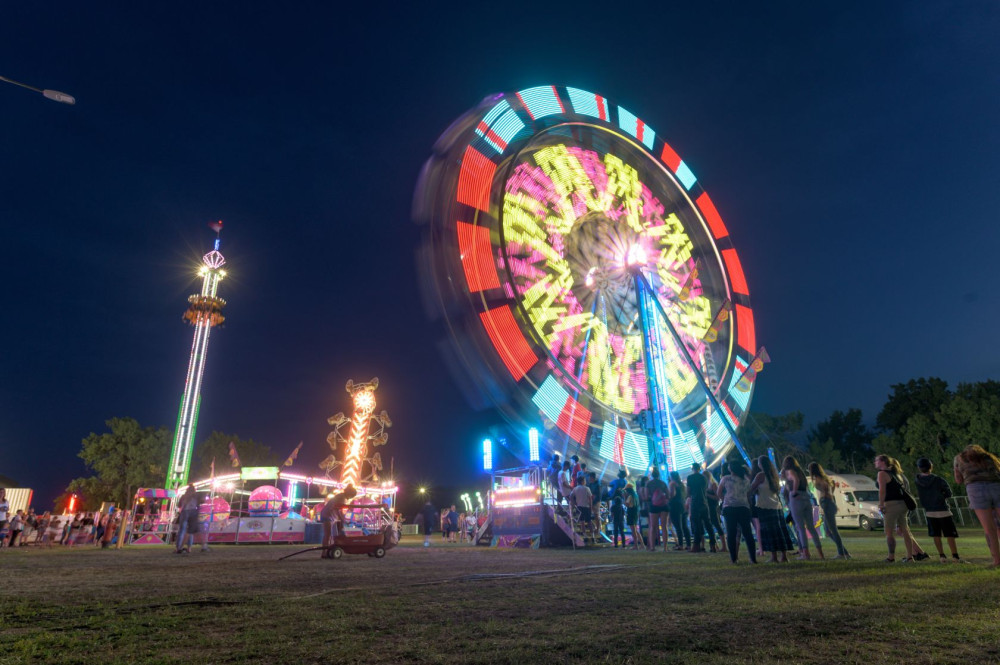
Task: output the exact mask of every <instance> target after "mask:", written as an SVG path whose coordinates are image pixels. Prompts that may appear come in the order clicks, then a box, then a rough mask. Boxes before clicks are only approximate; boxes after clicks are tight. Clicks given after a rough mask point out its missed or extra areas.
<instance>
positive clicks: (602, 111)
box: [566, 88, 608, 122]
mask: <svg viewBox="0 0 1000 665" xmlns="http://www.w3.org/2000/svg"><path fill="white" fill-rule="evenodd" d="M566 92H568V93H569V101H570V102H571V103H572V104H573V110H574V111H576V112H577V113H579V114H580V115H589V116H590V117H591V118H597V119H599V120H603V121H605V122H607V121H608V100H606V99H605V98H604V97H601V96H600V95H595V94H594V93H592V92H587V91H586V90H579V89H578V88H566Z"/></svg>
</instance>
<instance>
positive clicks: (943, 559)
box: [939, 554, 948, 563]
mask: <svg viewBox="0 0 1000 665" xmlns="http://www.w3.org/2000/svg"><path fill="white" fill-rule="evenodd" d="M939 560H940V561H941V563H948V557H946V556H945V555H943V554H942V555H941V556H940V557H939Z"/></svg>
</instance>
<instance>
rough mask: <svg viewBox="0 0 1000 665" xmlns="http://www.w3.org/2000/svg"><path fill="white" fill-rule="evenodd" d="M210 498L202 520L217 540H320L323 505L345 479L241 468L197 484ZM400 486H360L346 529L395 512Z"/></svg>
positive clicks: (203, 506) (202, 507) (202, 510)
mask: <svg viewBox="0 0 1000 665" xmlns="http://www.w3.org/2000/svg"><path fill="white" fill-rule="evenodd" d="M194 486H195V489H196V490H197V491H198V493H199V494H200V495H203V496H204V500H203V502H202V504H201V505H200V507H199V510H198V521H199V522H200V523H201V528H202V530H203V531H207V533H208V542H209V543H210V544H211V543H305V542H319V540H320V539H321V533H322V530H321V528H320V526H319V524H318V522H317V520H318V518H319V508H321V507H322V505H321V504H323V503H324V502H325V501H326V500H327V499H328V498H329V497H330V496H332V495H334V494H336V493H337V492H340V491H341V490H342V489H343V488H344V487H345V485H344V483H341V482H339V481H334V480H331V479H329V478H313V477H310V476H304V475H301V474H298V473H295V472H292V471H282V470H281V469H280V468H279V467H243V468H242V469H240V473H234V474H229V475H225V476H216V477H215V478H209V479H207V480H201V481H197V482H195V483H194ZM396 489H397V488H396V487H395V486H392V485H391V484H390V483H382V484H381V485H378V486H371V485H365V486H362V487H359V488H358V498H357V499H356V500H355V503H356V504H359V505H365V506H371V507H370V508H367V507H365V508H358V509H356V510H353V511H351V512H349V513H348V514H347V515H345V520H344V523H345V529H346V530H347V531H348V532H350V531H352V530H354V531H357V532H358V533H361V531H362V530H364V529H366V528H369V527H368V526H367V525H370V524H373V523H377V522H379V520H380V519H381V515H382V514H383V513H386V514H388V515H393V514H394V511H395V500H396Z"/></svg>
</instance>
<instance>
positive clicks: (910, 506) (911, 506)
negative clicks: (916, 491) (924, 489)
mask: <svg viewBox="0 0 1000 665" xmlns="http://www.w3.org/2000/svg"><path fill="white" fill-rule="evenodd" d="M894 476H895V481H896V482H897V483H899V491H900V492H902V493H903V503H905V504H906V509H907V510H916V509H917V500H916V499H914V498H913V495H912V494H910V491H909V490H908V489H906V485H904V484H903V479H902V478H900V477H899V476H898V475H895V474H894Z"/></svg>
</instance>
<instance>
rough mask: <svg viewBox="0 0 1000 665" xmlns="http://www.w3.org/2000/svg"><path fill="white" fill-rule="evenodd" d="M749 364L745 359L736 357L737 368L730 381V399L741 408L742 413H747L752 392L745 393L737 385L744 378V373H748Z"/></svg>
mask: <svg viewBox="0 0 1000 665" xmlns="http://www.w3.org/2000/svg"><path fill="white" fill-rule="evenodd" d="M748 364H749V363H747V361H745V360H743V358H740V357H739V356H736V368H735V369H734V370H733V376H732V378H731V379H729V393H728V394H729V397H731V398H732V401H733V402H734V403H735V404H736V405H737V406H738V407H740V411H746V410H747V405H748V404H749V403H750V391H749V390H748V391H746V392H743V391H742V390H740V389H738V388H737V387H736V384H737V383H739V382H740V379H741V378H743V373H744V372H745V371H747V366H748Z"/></svg>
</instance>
